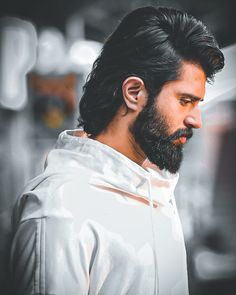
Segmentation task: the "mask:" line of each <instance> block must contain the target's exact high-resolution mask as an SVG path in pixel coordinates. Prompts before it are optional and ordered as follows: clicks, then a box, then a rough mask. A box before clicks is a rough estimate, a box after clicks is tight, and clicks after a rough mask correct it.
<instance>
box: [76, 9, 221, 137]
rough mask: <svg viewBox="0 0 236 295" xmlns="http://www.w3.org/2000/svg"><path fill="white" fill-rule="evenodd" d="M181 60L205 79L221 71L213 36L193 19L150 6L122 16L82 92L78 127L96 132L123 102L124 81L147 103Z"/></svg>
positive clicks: (174, 75)
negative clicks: (134, 81)
mask: <svg viewBox="0 0 236 295" xmlns="http://www.w3.org/2000/svg"><path fill="white" fill-rule="evenodd" d="M183 61H191V62H193V63H196V64H199V65H200V66H201V67H202V69H203V70H204V72H205V74H206V77H207V79H208V81H209V80H211V79H213V77H214V74H215V73H216V72H218V71H219V70H221V69H222V68H223V66H224V56H223V54H222V52H221V51H220V49H219V47H218V44H217V42H216V40H215V38H214V37H213V35H212V34H211V33H210V32H209V31H208V30H207V28H206V26H205V25H204V24H203V23H202V22H201V21H199V20H197V19H195V18H194V17H193V16H191V15H189V14H187V13H185V12H182V11H179V10H176V9H173V8H165V7H159V8H155V7H152V6H148V7H142V8H138V9H136V10H134V11H132V12H131V13H130V14H128V15H126V16H125V17H124V19H123V20H122V21H121V23H120V24H119V25H118V27H117V28H116V30H115V31H114V32H113V33H112V34H111V35H110V36H109V37H108V39H107V40H106V42H105V44H104V46H103V48H102V51H101V54H100V55H99V57H98V58H97V60H96V61H95V62H94V64H93V68H92V71H91V73H90V75H89V76H88V78H87V81H86V83H85V85H84V87H83V91H84V93H83V95H82V98H81V101H80V104H79V108H80V117H79V119H78V121H79V126H80V127H83V128H84V131H85V132H87V133H88V134H91V135H93V136H96V135H97V134H99V133H101V132H102V131H103V130H104V129H105V128H106V127H107V126H108V125H109V123H110V122H111V120H112V119H113V118H114V116H115V114H116V113H117V111H118V109H119V108H120V106H121V105H122V103H123V95H122V83H123V81H124V80H125V79H126V78H127V77H129V76H136V77H139V78H141V79H142V80H143V82H144V84H145V87H146V90H147V92H148V94H149V99H150V100H151V99H154V98H155V97H156V96H157V95H158V93H159V92H160V91H161V88H162V87H163V85H164V84H165V83H167V82H168V81H172V80H176V79H177V78H178V75H179V71H180V65H181V62H183Z"/></svg>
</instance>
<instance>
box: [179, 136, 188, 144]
mask: <svg viewBox="0 0 236 295" xmlns="http://www.w3.org/2000/svg"><path fill="white" fill-rule="evenodd" d="M186 141H187V137H186V136H181V137H180V138H179V142H180V143H181V144H185V143H186Z"/></svg>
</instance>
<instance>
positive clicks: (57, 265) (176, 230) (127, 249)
mask: <svg viewBox="0 0 236 295" xmlns="http://www.w3.org/2000/svg"><path fill="white" fill-rule="evenodd" d="M177 180H178V175H172V174H170V173H168V172H166V171H160V170H159V169H158V168H157V167H156V166H154V165H151V164H150V163H148V162H146V163H145V165H144V166H143V167H140V166H139V165H137V164H136V163H134V162H133V161H131V160H130V159H128V158H127V157H125V156H124V155H122V154H120V153H119V152H117V151H115V150H114V149H112V148H110V147H109V146H106V145H104V144H102V143H100V142H98V141H96V140H92V139H89V138H86V137H77V136H73V131H64V132H63V133H62V134H61V135H60V136H59V139H58V142H57V145H56V147H55V149H53V150H52V151H51V152H50V153H49V155H48V159H47V167H46V169H45V171H44V172H43V173H42V174H41V175H39V176H38V177H36V178H35V179H33V180H32V181H31V182H30V183H29V184H28V185H27V187H26V189H25V191H24V193H23V194H22V195H21V197H20V198H19V200H18V202H17V205H16V208H15V212H14V231H15V233H14V239H13V243H12V249H11V270H12V278H13V284H14V288H15V291H14V292H15V293H14V294H17V295H18V294H19V295H28V294H31V295H32V294H35V295H36V294H45V295H46V294H47V295H49V294H50V295H51V294H54V295H84V294H90V295H96V294H100V295H113V294H114V295H125V294H130V295H146V294H147V295H187V294H188V282H187V267H186V251H185V245H184V240H183V233H182V228H181V224H180V220H179V216H178V212H177V208H176V204H175V201H174V195H173V192H174V188H175V185H176V183H177Z"/></svg>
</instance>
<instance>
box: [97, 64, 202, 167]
mask: <svg viewBox="0 0 236 295" xmlns="http://www.w3.org/2000/svg"><path fill="white" fill-rule="evenodd" d="M205 84H206V76H205V73H204V71H203V69H202V68H201V67H200V66H199V65H196V64H193V63H190V62H183V63H182V66H181V71H180V76H179V78H178V79H177V80H175V81H171V82H168V83H166V84H165V85H164V86H163V88H162V90H161V92H160V93H159V94H158V96H157V97H156V99H155V105H156V110H158V112H159V113H160V114H161V115H162V116H163V117H164V118H165V120H166V123H167V125H168V131H167V132H168V135H171V134H173V133H174V132H176V131H177V130H178V129H186V128H192V129H195V128H200V127H201V125H202V121H201V112H200V109H199V102H200V101H201V100H202V99H203V97H204V95H205ZM122 90H123V97H124V104H123V105H122V107H121V108H120V109H119V111H118V112H117V114H116V116H115V117H114V119H113V120H112V122H111V123H110V124H109V125H108V127H107V128H106V130H104V131H103V132H102V133H100V134H99V135H98V136H96V137H95V138H94V139H96V140H98V141H100V142H102V143H104V144H106V145H108V146H110V147H112V148H114V149H115V150H117V151H118V152H120V153H122V154H124V155H125V156H127V157H128V158H130V159H131V160H132V161H134V162H136V163H137V164H138V165H142V163H143V162H144V161H145V159H146V158H147V156H146V155H145V153H144V151H143V150H142V149H141V147H140V146H139V144H137V142H136V141H135V139H134V137H133V135H132V132H130V128H129V127H130V126H132V124H133V123H134V121H135V120H136V118H137V116H138V114H139V113H140V112H141V111H142V110H143V108H144V107H145V105H146V103H147V100H148V93H147V90H146V88H145V85H144V82H143V81H142V79H140V78H138V77H129V78H127V79H126V80H125V81H124V82H123V85H122ZM173 142H174V144H176V145H183V144H184V143H185V142H186V138H185V137H180V138H178V139H175V140H174V141H173Z"/></svg>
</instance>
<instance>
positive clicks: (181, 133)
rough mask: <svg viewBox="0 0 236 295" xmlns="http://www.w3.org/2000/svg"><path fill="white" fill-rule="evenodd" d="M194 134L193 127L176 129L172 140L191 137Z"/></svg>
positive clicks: (171, 137)
mask: <svg viewBox="0 0 236 295" xmlns="http://www.w3.org/2000/svg"><path fill="white" fill-rule="evenodd" d="M192 136H193V130H192V128H186V129H179V130H177V131H175V132H174V133H173V134H172V135H171V136H170V137H169V139H170V140H176V139H178V138H180V137H186V138H187V139H189V138H191V137H192Z"/></svg>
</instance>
